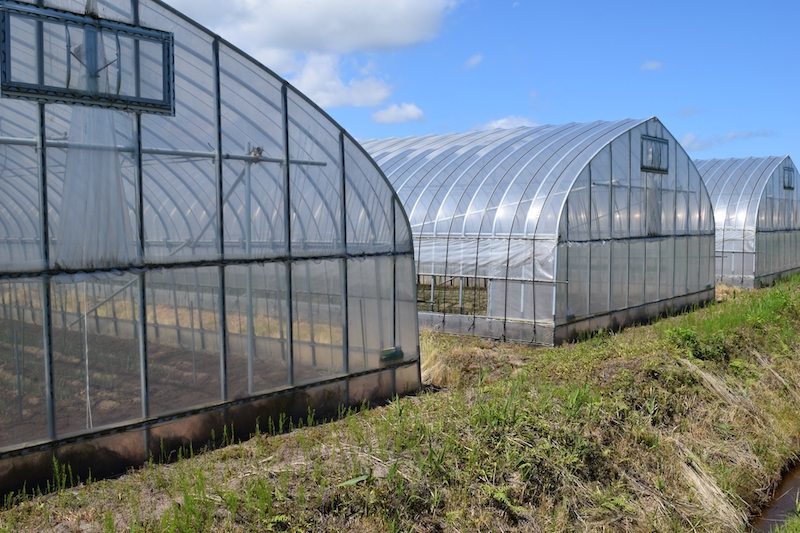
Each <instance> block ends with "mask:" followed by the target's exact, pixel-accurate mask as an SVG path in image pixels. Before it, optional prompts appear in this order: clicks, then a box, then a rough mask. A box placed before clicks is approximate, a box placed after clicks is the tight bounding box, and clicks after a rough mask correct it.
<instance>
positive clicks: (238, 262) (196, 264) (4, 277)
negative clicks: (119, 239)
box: [0, 252, 412, 281]
mask: <svg viewBox="0 0 800 533" xmlns="http://www.w3.org/2000/svg"><path fill="white" fill-rule="evenodd" d="M374 257H412V254H411V252H406V253H399V252H377V253H363V254H348V253H335V254H330V255H314V256H301V257H290V256H286V255H281V256H276V257H269V258H264V257H259V258H255V259H221V260H199V261H186V262H170V263H144V264H140V265H128V266H117V267H111V268H97V269H94V270H73V269H70V270H66V269H48V270H40V271H28V272H6V273H3V274H0V280H1V281H19V280H21V279H34V278H51V279H52V278H55V279H56V280H57V279H58V276H62V275H67V276H72V275H76V274H81V275H89V276H91V275H93V274H101V273H110V274H115V275H124V274H141V273H143V272H150V271H158V270H164V269H171V268H203V267H212V266H247V265H265V264H273V263H284V264H291V263H304V262H308V261H310V262H322V261H334V260H337V259H355V260H359V259H371V258H374Z"/></svg>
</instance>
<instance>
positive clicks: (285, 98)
mask: <svg viewBox="0 0 800 533" xmlns="http://www.w3.org/2000/svg"><path fill="white" fill-rule="evenodd" d="M281 119H282V125H283V132H282V133H283V159H284V161H290V158H289V153H290V150H289V90H288V88H287V87H286V84H283V85H281ZM289 167H290V165H286V164H284V165H283V224H284V238H285V239H286V255H287V257H291V256H292V190H291V187H292V183H291V173H290V170H289ZM292 307H293V306H292V263H291V262H289V263H287V265H286V309H287V313H286V342H287V345H288V347H287V350H286V352H287V353H286V355H287V358H286V361H287V372H288V377H289V385H294V309H293V308H292Z"/></svg>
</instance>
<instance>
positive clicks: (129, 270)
mask: <svg viewBox="0 0 800 533" xmlns="http://www.w3.org/2000/svg"><path fill="white" fill-rule="evenodd" d="M0 39H1V40H2V47H1V48H0V50H1V52H0V59H1V61H0V68H2V72H1V73H0V74H1V75H2V86H1V87H0V90H1V91H2V97H3V98H2V99H0V189H1V190H2V195H0V377H2V379H1V380H0V388H1V390H2V394H0V423H2V427H3V430H2V432H0V459H2V460H3V461H4V462H0V486H2V487H7V486H9V484H13V483H23V482H25V481H26V480H27V481H28V482H29V484H28V486H29V487H30V486H31V483H30V482H31V481H32V480H33V479H35V478H36V476H37V475H39V474H41V475H42V476H43V477H47V474H46V473H45V470H46V468H47V467H48V466H50V465H51V464H52V457H51V455H48V454H53V453H55V454H56V455H57V457H58V458H59V460H61V461H75V464H78V463H81V461H82V463H81V464H83V465H84V466H85V465H86V463H87V462H89V463H91V466H92V473H93V475H103V472H104V471H111V470H113V469H114V468H118V467H119V466H120V465H123V464H126V463H139V464H141V462H142V461H143V460H146V459H147V454H148V453H154V454H155V455H156V456H158V453H159V450H161V449H163V446H165V445H166V446H170V445H172V444H176V445H183V444H188V443H192V442H195V443H196V442H205V441H206V439H208V438H209V435H213V434H216V435H217V436H219V435H222V427H223V426H228V428H229V429H230V428H231V426H234V427H235V430H236V432H237V433H236V434H237V435H243V434H246V433H247V431H248V428H249V429H254V427H255V424H256V420H257V418H258V417H260V424H261V425H262V428H266V425H267V423H268V417H269V416H274V417H276V419H277V417H278V415H279V414H285V415H289V416H294V415H297V414H299V415H303V416H305V415H307V413H308V412H309V410H314V411H315V412H316V413H317V414H322V413H325V412H335V411H336V409H337V408H338V407H339V406H340V405H342V404H356V405H357V404H360V403H361V402H362V401H364V400H368V401H369V400H378V399H381V398H387V397H391V396H393V395H394V394H396V393H403V392H406V391H410V390H415V389H417V388H418V387H419V348H418V345H419V338H418V326H417V310H416V301H415V300H416V292H415V286H416V285H415V275H414V260H413V253H412V240H411V236H410V229H409V224H408V219H407V217H406V215H405V212H404V210H403V208H402V206H401V205H400V203H399V201H398V199H397V196H396V194H395V193H394V191H393V190H392V187H391V185H390V183H389V182H388V181H387V180H386V178H385V176H384V175H383V174H382V173H381V171H380V169H379V168H378V167H377V166H376V165H375V163H374V162H373V161H372V160H371V159H370V158H369V156H368V155H367V154H366V152H364V151H363V149H362V148H361V147H360V146H359V145H358V144H357V143H356V142H355V141H354V140H353V139H352V138H351V137H350V136H349V135H348V134H347V133H345V132H344V131H343V130H342V129H341V128H340V127H339V126H338V125H337V124H335V123H334V122H333V121H332V120H331V119H330V118H329V117H328V116H327V115H326V114H325V113H324V112H322V111H321V110H320V109H319V108H318V107H317V106H315V105H314V104H313V103H312V102H310V101H309V100H308V99H307V98H306V97H304V96H303V95H302V94H300V93H298V92H297V91H296V90H295V89H294V88H292V87H291V86H289V85H287V83H286V82H285V81H284V80H282V79H281V78H279V77H277V76H276V75H275V74H273V73H272V72H271V71H269V70H267V69H266V68H264V67H263V66H261V65H260V64H258V63H257V62H255V61H254V60H252V59H250V58H249V57H248V56H246V55H245V54H243V53H242V52H240V51H239V50H237V49H236V48H234V47H233V46H231V45H230V44H228V43H227V42H225V41H224V40H222V39H220V38H219V37H217V36H216V35H214V34H212V33H211V32H209V31H207V30H206V29H204V28H202V27H200V26H199V25H197V24H196V23H194V22H192V21H191V20H189V19H187V18H186V17H184V16H183V15H181V14H180V13H177V12H176V11H174V10H173V9H172V8H170V7H168V6H167V5H165V4H163V3H161V2H159V1H157V0H39V1H38V2H34V1H28V2H17V1H11V0H0ZM215 432H216V433H215ZM43 450H44V451H43ZM33 452H37V453H33ZM106 463H108V464H106ZM112 463H113V464H112Z"/></svg>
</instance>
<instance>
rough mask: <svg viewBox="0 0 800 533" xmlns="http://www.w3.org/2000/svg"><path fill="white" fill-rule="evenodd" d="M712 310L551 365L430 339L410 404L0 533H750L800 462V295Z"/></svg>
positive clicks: (185, 465) (780, 288)
mask: <svg viewBox="0 0 800 533" xmlns="http://www.w3.org/2000/svg"><path fill="white" fill-rule="evenodd" d="M721 294H724V297H723V298H722V300H723V301H720V302H717V303H714V304H711V305H710V306H708V307H707V308H705V309H700V310H696V311H693V312H689V313H685V314H682V315H679V316H676V317H672V318H668V319H663V320H660V321H658V322H655V323H654V324H652V325H648V326H640V327H635V328H629V329H627V330H624V331H622V332H620V333H616V334H613V333H607V332H606V333H603V334H599V335H596V336H595V337H592V338H590V339H587V340H585V341H583V342H578V343H572V344H568V345H564V346H562V347H559V348H533V347H529V346H521V345H513V344H504V343H499V342H494V341H486V340H480V339H475V338H469V337H457V336H447V335H439V334H434V333H430V332H424V333H423V334H422V336H421V348H422V356H423V379H424V381H425V382H426V383H427V385H426V387H425V390H424V391H423V392H422V393H421V394H418V395H414V396H409V397H405V398H399V399H396V400H394V401H392V402H390V403H389V404H388V405H386V406H384V407H378V408H373V409H369V408H360V409H354V410H351V411H350V412H348V413H347V414H345V415H344V416H342V417H340V418H338V419H337V420H335V421H332V422H331V421H327V422H325V423H319V421H316V422H314V421H311V420H309V421H304V422H303V423H302V424H300V425H301V426H306V427H301V428H298V427H297V425H295V426H294V427H293V428H292V430H291V431H285V432H275V433H269V434H267V433H262V434H258V435H256V436H254V437H253V438H251V439H249V440H247V441H244V442H236V443H233V444H230V445H228V446H224V447H221V448H218V449H213V450H211V449H209V450H205V451H204V453H196V454H195V455H194V456H193V457H190V458H184V459H182V460H180V461H178V462H175V463H172V464H168V465H159V464H151V465H147V466H145V467H143V468H141V469H139V470H136V471H132V472H130V473H129V474H126V475H124V476H122V477H120V478H118V479H114V480H108V481H92V482H89V483H83V484H81V485H79V486H77V487H72V488H70V487H67V486H63V487H61V488H59V489H58V490H57V491H55V492H53V493H50V494H44V495H36V496H29V495H17V496H16V497H15V498H11V499H8V500H7V501H6V504H5V507H4V509H3V510H1V511H0V529H4V530H7V531H27V530H53V529H57V528H60V529H61V530H64V531H71V530H81V529H94V530H103V531H130V530H138V531H170V530H175V531H211V530H213V531H235V532H241V531H264V530H282V531H309V530H314V531H357V532H360V531H364V532H366V531H392V530H394V531H520V532H522V531H634V532H639V531H641V532H645V531H647V532H650V531H691V530H695V531H719V532H728V531H746V530H747V528H748V527H749V524H750V523H751V520H752V519H753V517H754V516H756V515H757V514H758V513H759V512H760V510H761V509H762V508H763V506H764V505H766V504H767V502H769V501H770V498H771V497H772V495H773V492H774V491H775V489H776V487H777V486H778V483H779V482H780V480H781V474H782V472H784V471H785V469H786V468H787V467H788V466H789V465H791V464H792V463H793V462H795V461H796V459H797V457H798V456H800V438H798V435H800V414H798V412H797V403H798V401H800V278H793V279H791V280H789V281H786V282H782V283H780V284H778V285H777V286H775V287H773V288H768V289H764V290H757V291H738V290H729V291H721ZM284 429H286V428H284Z"/></svg>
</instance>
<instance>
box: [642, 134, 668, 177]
mask: <svg viewBox="0 0 800 533" xmlns="http://www.w3.org/2000/svg"><path fill="white" fill-rule="evenodd" d="M646 142H652V143H657V145H659V144H660V145H663V147H664V150H663V151H662V152H661V153H660V154H659V159H660V160H661V161H660V162H661V163H662V164H661V165H660V166H655V164H653V165H648V164H647V160H648V158H647V157H646V150H645V143H646ZM662 155H663V157H661V156H662ZM641 170H643V171H645V172H656V173H658V174H668V173H669V139H663V138H661V137H651V136H650V135H642V140H641Z"/></svg>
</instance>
